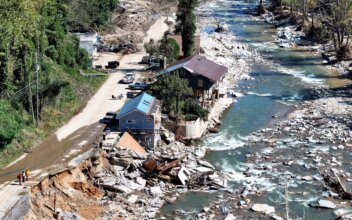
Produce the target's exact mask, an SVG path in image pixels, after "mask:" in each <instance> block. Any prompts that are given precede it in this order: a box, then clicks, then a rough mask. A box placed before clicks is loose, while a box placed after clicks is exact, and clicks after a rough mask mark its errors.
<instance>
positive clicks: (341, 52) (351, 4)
mask: <svg viewBox="0 0 352 220" xmlns="http://www.w3.org/2000/svg"><path fill="white" fill-rule="evenodd" d="M324 22H325V23H326V24H327V27H328V29H329V30H330V33H331V38H332V40H333V42H334V46H335V51H336V53H337V58H338V59H339V60H343V59H345V58H350V56H351V54H350V53H351V48H350V36H351V32H352V1H351V0H336V1H335V0H334V1H333V0H329V1H328V8H325V9H324Z"/></svg>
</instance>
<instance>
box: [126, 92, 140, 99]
mask: <svg viewBox="0 0 352 220" xmlns="http://www.w3.org/2000/svg"><path fill="white" fill-rule="evenodd" d="M138 94H139V92H127V98H128V99H133V98H134V97H136V96H137V95H138Z"/></svg>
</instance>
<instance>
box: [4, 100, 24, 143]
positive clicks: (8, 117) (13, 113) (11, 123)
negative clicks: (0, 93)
mask: <svg viewBox="0 0 352 220" xmlns="http://www.w3.org/2000/svg"><path fill="white" fill-rule="evenodd" d="M23 124H24V123H23V119H22V114H21V112H19V111H17V110H16V109H15V108H13V107H12V106H11V104H10V103H9V102H8V101H5V100H0V147H1V148H2V147H4V146H5V145H6V144H8V143H10V142H11V141H12V139H13V138H15V137H16V134H17V133H19V131H20V130H21V129H22V128H23Z"/></svg>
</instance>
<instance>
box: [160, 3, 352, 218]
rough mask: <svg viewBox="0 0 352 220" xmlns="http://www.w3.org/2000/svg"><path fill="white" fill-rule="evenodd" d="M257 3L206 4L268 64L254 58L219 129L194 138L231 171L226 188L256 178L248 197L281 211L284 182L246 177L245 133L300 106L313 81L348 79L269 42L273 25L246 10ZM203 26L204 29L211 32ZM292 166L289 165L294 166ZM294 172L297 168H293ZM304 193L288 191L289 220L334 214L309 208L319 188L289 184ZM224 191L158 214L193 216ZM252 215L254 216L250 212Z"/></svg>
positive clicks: (327, 83)
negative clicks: (255, 193)
mask: <svg viewBox="0 0 352 220" xmlns="http://www.w3.org/2000/svg"><path fill="white" fill-rule="evenodd" d="M257 4H258V1H256V0H255V1H254V0H239V1H231V0H222V1H215V2H214V3H211V4H210V7H209V9H211V10H212V15H213V16H214V17H215V18H217V19H218V20H219V21H221V22H222V23H223V24H226V26H228V28H229V30H230V31H231V32H232V33H233V34H235V35H236V36H237V37H238V39H239V40H240V41H242V42H244V43H246V44H248V45H249V46H250V47H251V48H252V49H255V50H257V51H258V52H259V53H261V54H262V55H263V56H264V57H266V58H267V61H268V62H267V63H268V65H266V64H263V63H262V62H256V61H254V62H253V63H252V64H251V73H250V76H251V77H253V78H254V79H253V80H250V81H240V82H239V83H238V85H237V88H236V90H237V91H238V92H240V93H242V94H245V95H244V96H242V97H239V98H238V99H237V101H236V102H235V103H234V104H233V105H232V106H231V108H230V109H229V110H228V111H227V112H225V114H224V116H223V118H222V122H223V123H222V125H221V127H220V133H218V134H214V135H209V136H206V137H204V138H203V139H202V140H201V142H200V143H199V144H200V145H201V146H204V147H206V148H208V149H209V152H208V154H207V156H206V159H207V160H208V161H209V162H211V163H212V164H215V165H216V168H218V169H220V170H223V171H226V172H232V173H233V174H234V179H233V181H231V184H230V188H231V189H233V190H236V189H238V188H239V187H240V186H241V185H245V183H246V182H248V181H252V182H255V183H256V184H257V185H258V186H260V187H261V188H262V189H266V193H264V195H262V196H260V197H256V196H253V197H251V200H252V204H253V203H268V204H270V205H272V206H274V207H275V209H276V213H278V214H279V215H280V216H284V213H285V201H284V193H285V192H284V187H283V186H282V185H280V186H279V185H276V184H275V183H273V182H271V181H270V180H269V179H263V178H261V179H255V178H251V180H248V179H246V178H245V176H244V175H243V174H242V173H243V171H244V168H245V167H246V166H247V164H246V157H245V155H246V154H247V153H248V152H251V149H249V148H248V147H245V146H243V143H244V141H245V139H246V136H248V135H250V134H251V133H252V132H254V131H257V130H259V129H262V128H266V127H268V126H270V125H272V123H274V121H273V115H276V116H279V117H286V114H287V113H288V109H292V108H293V107H294V106H297V105H299V104H300V103H301V102H303V101H304V100H305V99H308V98H309V96H310V94H311V93H312V92H313V93H314V89H313V88H314V87H313V85H314V86H317V85H318V86H322V87H331V88H335V87H340V86H343V85H345V84H348V83H351V81H350V80H346V79H343V78H341V77H339V74H338V73H337V72H335V71H333V70H329V69H328V68H326V67H323V66H322V65H320V63H321V58H320V56H319V55H318V54H315V53H311V52H308V51H304V50H297V49H293V48H280V47H278V45H276V44H275V43H274V40H275V38H276V35H277V31H276V28H275V27H274V26H273V25H270V24H266V23H264V22H263V21H262V20H260V19H257V18H253V17H252V16H251V15H249V13H248V12H249V11H251V10H253V9H254V8H255V7H256V6H257ZM212 30H213V29H212V28H210V27H209V28H205V29H204V31H206V32H209V31H212ZM293 169H294V168H293ZM292 172H293V173H295V172H299V171H298V170H292ZM303 190H305V191H307V192H308V195H307V196H305V197H304V198H301V197H300V196H290V199H289V203H290V217H291V218H293V219H299V218H302V216H305V219H311V220H314V219H319V220H325V219H326V220H327V219H334V216H333V213H332V211H330V210H321V209H316V208H310V207H309V206H308V203H309V202H310V201H313V200H315V199H316V198H317V197H319V196H321V194H322V193H323V188H322V187H317V188H311V187H310V186H307V185H304V184H298V183H294V184H292V186H289V191H290V192H291V193H292V194H293V192H298V193H299V192H303ZM222 194H223V193H222V192H220V193H205V192H189V193H186V194H184V195H182V196H181V197H180V198H179V199H178V200H177V201H176V202H175V203H174V204H168V205H164V207H163V208H162V209H161V214H162V215H165V216H174V214H175V211H176V210H177V211H176V213H178V215H179V213H180V212H181V214H182V215H181V216H183V217H182V218H188V219H194V218H195V215H196V214H197V213H198V212H199V211H200V210H201V209H202V208H203V207H205V206H209V205H211V204H212V202H214V201H215V199H216V198H217V197H218V196H219V195H220V196H221V195H222ZM253 218H256V217H254V216H253Z"/></svg>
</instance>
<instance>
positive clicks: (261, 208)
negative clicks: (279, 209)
mask: <svg viewBox="0 0 352 220" xmlns="http://www.w3.org/2000/svg"><path fill="white" fill-rule="evenodd" d="M252 210H253V211H255V212H261V213H265V214H266V215H268V214H270V213H274V212H275V208H274V207H273V206H270V205H268V204H254V205H253V206H252Z"/></svg>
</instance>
